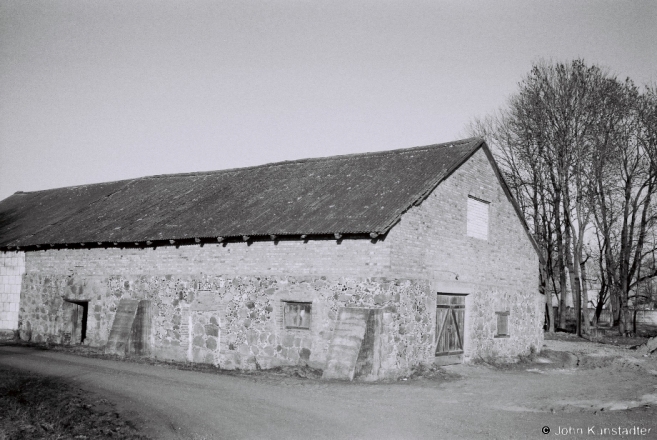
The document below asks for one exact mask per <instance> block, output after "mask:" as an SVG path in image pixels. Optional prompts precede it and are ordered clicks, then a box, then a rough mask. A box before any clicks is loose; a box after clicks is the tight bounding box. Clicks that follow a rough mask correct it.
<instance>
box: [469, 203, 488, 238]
mask: <svg viewBox="0 0 657 440" xmlns="http://www.w3.org/2000/svg"><path fill="white" fill-rule="evenodd" d="M489 205H490V203H489V202H486V201H484V200H480V199H477V198H475V197H472V196H468V225H467V235H468V236H469V237H474V238H478V239H480V240H488V208H489Z"/></svg>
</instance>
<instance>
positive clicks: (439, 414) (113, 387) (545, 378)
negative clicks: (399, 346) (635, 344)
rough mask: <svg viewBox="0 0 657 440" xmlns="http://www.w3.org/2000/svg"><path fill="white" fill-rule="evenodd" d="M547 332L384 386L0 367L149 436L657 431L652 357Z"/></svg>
mask: <svg viewBox="0 0 657 440" xmlns="http://www.w3.org/2000/svg"><path fill="white" fill-rule="evenodd" d="M557 338H558V339H556V340H546V341H545V346H544V347H543V349H542V352H541V353H540V354H538V355H536V356H535V357H533V358H532V359H524V360H523V361H521V362H519V363H517V364H511V365H507V364H502V365H496V364H484V363H481V364H477V365H454V366H449V367H443V368H420V369H417V370H416V371H415V372H414V373H413V374H411V375H410V376H409V377H407V378H402V380H399V381H395V382H386V383H365V382H354V383H346V382H334V381H322V380H320V379H319V373H318V372H317V371H316V370H312V369H308V368H305V367H294V368H288V369H278V370H266V371H255V372H225V371H221V370H217V369H212V368H206V367H203V368H198V366H193V365H184V364H182V365H175V364H171V363H158V362H153V361H149V360H143V359H142V360H139V359H133V360H132V362H116V361H114V360H112V359H105V358H104V355H100V354H99V353H91V352H88V353H86V357H81V356H71V355H70V354H67V353H63V352H62V350H61V349H60V348H57V349H56V350H53V349H51V350H35V349H34V348H29V347H20V346H5V347H0V365H2V364H4V365H8V366H12V367H14V368H26V369H30V370H32V371H33V372H34V373H38V374H46V375H50V376H54V377H61V378H64V379H65V380H67V381H69V382H71V381H72V383H74V384H75V385H76V386H79V387H80V388H81V389H85V390H88V391H89V395H88V397H89V398H90V399H100V398H102V399H106V400H107V401H111V402H113V403H115V404H116V405H117V407H116V411H117V412H118V413H120V414H121V416H122V417H126V418H127V419H130V420H132V421H134V423H135V424H136V426H139V427H140V428H141V430H142V432H143V433H144V434H146V435H149V436H150V437H152V438H176V439H179V438H180V439H182V438H195V439H206V438H207V439H210V438H240V439H241V438H268V439H269V438H308V437H311V438H327V439H328V438H377V439H407V438H408V439H412V438H450V439H479V438H481V439H484V438H485V439H488V438H500V439H508V438H511V439H527V438H543V439H544V438H547V437H546V436H545V435H544V434H543V433H542V429H543V427H549V428H550V429H551V433H552V434H551V435H554V434H555V433H558V432H563V430H564V429H567V428H573V429H575V430H577V429H581V430H583V431H582V432H586V431H587V429H588V428H591V427H593V426H595V427H596V429H598V428H600V427H602V428H605V427H610V428H611V427H614V426H615V427H630V426H638V427H640V428H641V429H646V430H651V431H650V432H649V434H648V435H647V436H645V437H644V438H657V398H656V396H657V356H656V355H652V356H642V355H640V354H638V352H637V350H632V349H630V348H628V346H630V345H631V344H624V345H623V346H616V345H610V344H602V343H594V342H589V341H586V340H581V339H576V338H570V337H568V336H561V337H557ZM626 342H627V341H626ZM76 350H78V351H79V350H83V349H79V348H78V349H76ZM73 351H75V350H73ZM190 370H191V371H190ZM199 370H202V371H199ZM208 372H211V373H213V374H207V373H208ZM404 379H405V380H404ZM596 432H597V431H596ZM560 435H561V434H560ZM583 437H584V436H581V437H578V436H577V435H575V436H571V438H583ZM596 437H598V438H605V436H604V435H596ZM608 438H618V436H615V437H613V436H612V437H608Z"/></svg>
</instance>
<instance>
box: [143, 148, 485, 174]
mask: <svg viewBox="0 0 657 440" xmlns="http://www.w3.org/2000/svg"><path fill="white" fill-rule="evenodd" d="M481 140H483V138H480V137H471V138H466V139H460V140H456V141H452V142H443V143H440V144H430V145H421V146H416V147H409V148H397V149H394V150H384V151H371V152H365V153H350V154H336V155H334V156H322V157H308V158H303V159H293V160H283V161H280V162H269V163H263V164H260V165H251V166H247V167H237V168H227V169H224V170H209V171H193V172H189V173H170V174H154V175H151V176H143V177H138V178H135V179H134V180H140V179H152V178H162V177H176V176H180V177H186V176H203V175H213V174H219V173H229V172H235V171H244V170H252V169H256V168H264V167H271V166H282V165H294V164H297V163H308V162H320V161H329V160H331V161H332V160H345V159H352V158H357V157H372V156H387V155H390V154H398V153H406V152H412V151H421V150H428V149H430V148H441V147H449V146H454V145H462V144H467V143H471V142H475V141H481Z"/></svg>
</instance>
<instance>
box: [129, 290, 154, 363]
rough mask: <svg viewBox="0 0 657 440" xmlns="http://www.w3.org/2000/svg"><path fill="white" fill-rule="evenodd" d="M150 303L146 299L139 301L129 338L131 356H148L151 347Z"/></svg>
mask: <svg viewBox="0 0 657 440" xmlns="http://www.w3.org/2000/svg"><path fill="white" fill-rule="evenodd" d="M150 342H151V302H150V301H149V300H147V299H143V300H141V301H139V306H138V307H137V314H136V315H135V319H134V322H133V323H132V331H131V336H130V348H129V350H128V352H129V353H131V354H138V355H148V354H150V347H151V344H150Z"/></svg>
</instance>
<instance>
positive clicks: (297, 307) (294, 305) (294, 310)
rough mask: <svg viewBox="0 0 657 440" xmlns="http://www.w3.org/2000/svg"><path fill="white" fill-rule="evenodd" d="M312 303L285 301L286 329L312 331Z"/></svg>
mask: <svg viewBox="0 0 657 440" xmlns="http://www.w3.org/2000/svg"><path fill="white" fill-rule="evenodd" d="M311 312H312V303H310V302H293V301H284V307H283V322H284V323H285V328H297V329H306V330H308V329H310V317H311Z"/></svg>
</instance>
